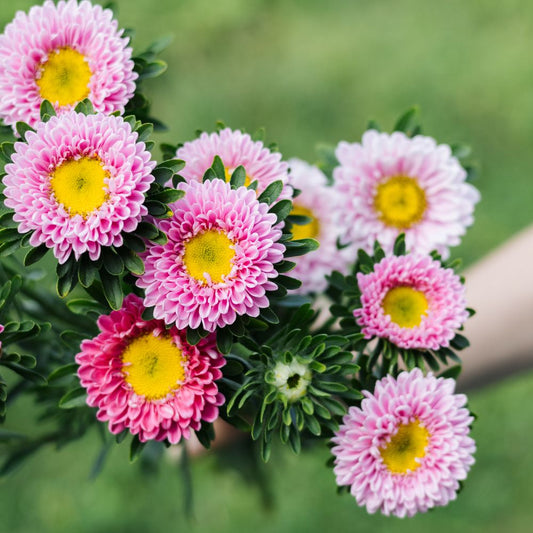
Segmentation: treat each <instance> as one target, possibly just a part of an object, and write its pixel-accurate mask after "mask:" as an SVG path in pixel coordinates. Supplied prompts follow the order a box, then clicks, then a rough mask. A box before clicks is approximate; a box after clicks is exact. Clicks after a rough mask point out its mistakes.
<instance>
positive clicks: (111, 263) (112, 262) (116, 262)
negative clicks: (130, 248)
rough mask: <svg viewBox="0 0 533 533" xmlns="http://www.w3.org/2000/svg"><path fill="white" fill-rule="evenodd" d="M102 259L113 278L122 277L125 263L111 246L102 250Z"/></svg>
mask: <svg viewBox="0 0 533 533" xmlns="http://www.w3.org/2000/svg"><path fill="white" fill-rule="evenodd" d="M102 258H103V263H104V268H105V269H106V270H107V272H109V274H111V275H112V276H120V275H121V274H122V273H123V272H124V261H122V258H121V257H120V256H119V255H118V254H117V252H116V251H115V250H114V249H113V248H111V247H109V246H106V247H104V248H102Z"/></svg>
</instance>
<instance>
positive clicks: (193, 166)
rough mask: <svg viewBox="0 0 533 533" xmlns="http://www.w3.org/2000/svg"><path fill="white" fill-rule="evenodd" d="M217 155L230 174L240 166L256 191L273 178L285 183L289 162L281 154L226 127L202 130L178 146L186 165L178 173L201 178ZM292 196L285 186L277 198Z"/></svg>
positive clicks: (179, 155)
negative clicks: (217, 130) (194, 137)
mask: <svg viewBox="0 0 533 533" xmlns="http://www.w3.org/2000/svg"><path fill="white" fill-rule="evenodd" d="M216 155H218V156H219V157H220V159H221V160H222V163H223V164H224V166H225V168H226V169H227V171H228V174H229V175H231V173H232V172H233V171H234V170H235V169H236V168H237V167H238V166H240V165H242V166H243V167H244V169H245V170H246V175H247V176H248V178H249V180H250V182H252V181H256V180H257V183H258V187H257V191H258V192H259V193H261V192H262V191H263V190H264V189H265V188H266V187H267V186H268V185H270V184H271V183H272V182H274V181H278V180H281V181H282V182H283V184H284V185H286V184H287V182H288V170H289V165H288V164H287V163H285V162H284V161H282V160H281V154H280V153H277V152H271V151H270V150H269V149H268V148H266V147H265V145H264V144H263V143H262V142H261V141H253V140H252V138H251V137H250V135H248V134H247V133H242V132H241V131H239V130H235V131H233V130H231V129H229V128H225V129H223V130H222V131H220V132H217V133H209V134H208V133H205V132H204V133H202V134H201V135H200V137H198V138H197V139H195V140H194V141H190V142H186V143H185V144H184V145H183V146H181V147H180V148H178V151H177V152H176V157H178V158H179V159H183V160H184V161H185V168H184V169H183V170H181V171H180V174H181V175H182V176H183V177H184V178H185V179H186V180H187V181H192V180H196V181H202V178H203V175H204V174H205V171H206V170H207V169H208V168H209V167H210V166H211V165H212V164H213V159H214V158H215V156H216ZM247 185H248V183H247ZM291 196H292V190H291V188H290V187H284V189H283V191H282V193H281V195H280V199H283V198H290V197H291Z"/></svg>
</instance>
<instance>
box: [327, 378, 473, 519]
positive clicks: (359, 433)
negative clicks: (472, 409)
mask: <svg viewBox="0 0 533 533" xmlns="http://www.w3.org/2000/svg"><path fill="white" fill-rule="evenodd" d="M454 389H455V381H454V380H453V379H444V378H435V377H434V376H433V375H431V374H428V376H427V377H424V376H423V374H422V372H421V370H420V369H418V368H415V369H414V370H412V371H411V372H402V373H401V374H400V375H399V376H398V378H396V379H395V378H393V377H392V376H387V377H385V378H383V379H381V380H380V381H378V382H377V383H376V388H375V390H374V394H372V393H370V392H368V391H363V394H364V395H365V396H366V399H364V400H363V402H362V405H361V408H358V407H350V408H349V410H348V413H347V414H346V415H345V416H344V419H343V423H342V425H341V427H340V428H339V431H338V432H337V434H336V435H335V437H334V438H333V439H332V441H333V443H334V444H335V446H334V447H333V448H332V453H333V454H334V455H335V468H334V472H335V476H336V479H337V485H339V486H342V485H348V486H350V492H351V494H352V496H354V497H355V499H356V500H357V503H358V504H359V505H361V506H366V508H367V510H368V512H369V513H375V512H376V511H378V510H379V511H381V512H382V513H383V514H385V515H391V514H393V515H396V516H399V517H404V516H413V515H414V514H416V513H417V512H426V511H427V510H428V509H431V508H432V507H436V506H443V505H446V504H447V503H448V502H449V501H451V500H454V499H455V498H456V495H457V494H456V493H457V490H458V489H459V481H460V480H463V479H465V478H466V476H467V474H468V471H469V470H470V466H471V465H472V464H473V463H474V458H473V454H474V452H475V451H476V446H475V442H474V441H473V440H472V439H471V438H470V437H469V433H470V425H471V424H472V422H473V420H474V419H473V417H472V416H471V415H470V413H469V411H468V409H466V408H465V405H466V402H467V398H466V396H465V395H464V394H454ZM413 422H418V424H419V425H420V426H421V427H423V428H425V430H426V431H427V435H428V441H427V446H426V447H425V453H424V455H423V457H421V458H420V459H418V460H417V462H418V463H419V466H418V467H416V468H415V469H414V470H408V471H407V472H405V473H400V472H392V471H391V470H390V469H389V468H388V467H387V465H386V463H385V462H384V460H383V458H382V453H381V450H382V449H383V447H386V445H387V444H388V443H389V442H390V441H391V438H392V437H393V436H394V435H395V434H396V433H397V432H398V430H399V427H400V426H401V425H407V424H410V423H413ZM407 444H408V445H409V443H407Z"/></svg>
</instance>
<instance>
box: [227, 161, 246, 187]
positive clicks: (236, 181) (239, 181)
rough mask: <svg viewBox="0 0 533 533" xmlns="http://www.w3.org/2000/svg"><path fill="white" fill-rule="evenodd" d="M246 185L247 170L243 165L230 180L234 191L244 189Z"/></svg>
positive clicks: (234, 172)
mask: <svg viewBox="0 0 533 533" xmlns="http://www.w3.org/2000/svg"><path fill="white" fill-rule="evenodd" d="M245 183H246V170H245V169H244V167H243V166H242V165H239V166H238V167H237V168H236V169H235V170H234V171H233V173H232V175H231V178H230V185H231V187H232V188H233V189H238V188H239V187H244V185H245Z"/></svg>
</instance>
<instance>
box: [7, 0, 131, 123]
mask: <svg viewBox="0 0 533 533" xmlns="http://www.w3.org/2000/svg"><path fill="white" fill-rule="evenodd" d="M122 33H123V30H118V29H117V21H116V20H113V13H112V12H111V10H109V9H102V7H101V6H99V5H94V6H93V5H92V4H91V3H90V2H88V1H83V2H81V3H80V4H78V3H77V2H76V0H69V1H68V2H63V1H60V2H58V3H57V5H55V4H54V3H53V2H52V1H50V0H47V1H46V2H45V3H44V4H43V5H42V6H33V7H32V8H31V9H30V11H29V13H28V14H26V13H24V12H22V11H18V12H17V14H16V15H15V18H14V20H13V21H12V22H11V23H9V24H8V25H7V26H6V28H5V31H4V33H3V34H2V35H0V117H1V118H3V119H4V122H5V123H6V124H10V125H14V124H15V123H16V122H17V121H23V122H27V123H29V124H30V125H31V126H34V127H35V125H36V124H37V123H38V122H39V107H40V105H41V101H42V98H41V93H40V90H39V87H38V85H37V83H36V78H37V77H38V76H39V75H40V69H41V67H42V65H43V64H44V63H46V61H47V60H48V57H49V55H50V54H52V53H55V52H56V51H58V50H61V49H63V48H71V49H73V50H75V51H76V52H79V53H80V54H82V55H83V56H84V57H85V58H86V60H87V63H88V65H89V68H90V70H91V73H92V74H91V78H90V82H89V85H88V87H89V95H88V98H89V100H91V102H92V104H93V107H94V108H95V109H96V110H97V111H100V112H102V113H105V114H110V113H112V112H114V111H120V113H123V112H124V106H125V105H126V103H127V102H128V101H129V100H130V99H131V97H132V96H133V93H134V92H135V79H136V78H137V73H136V72H134V71H133V61H132V59H131V51H132V50H131V48H129V47H128V43H129V39H128V38H126V37H121V35H122ZM52 103H53V104H54V102H52ZM55 107H56V110H57V111H58V112H62V111H63V110H68V109H69V108H71V107H72V106H64V107H63V108H61V109H60V108H59V106H55Z"/></svg>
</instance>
